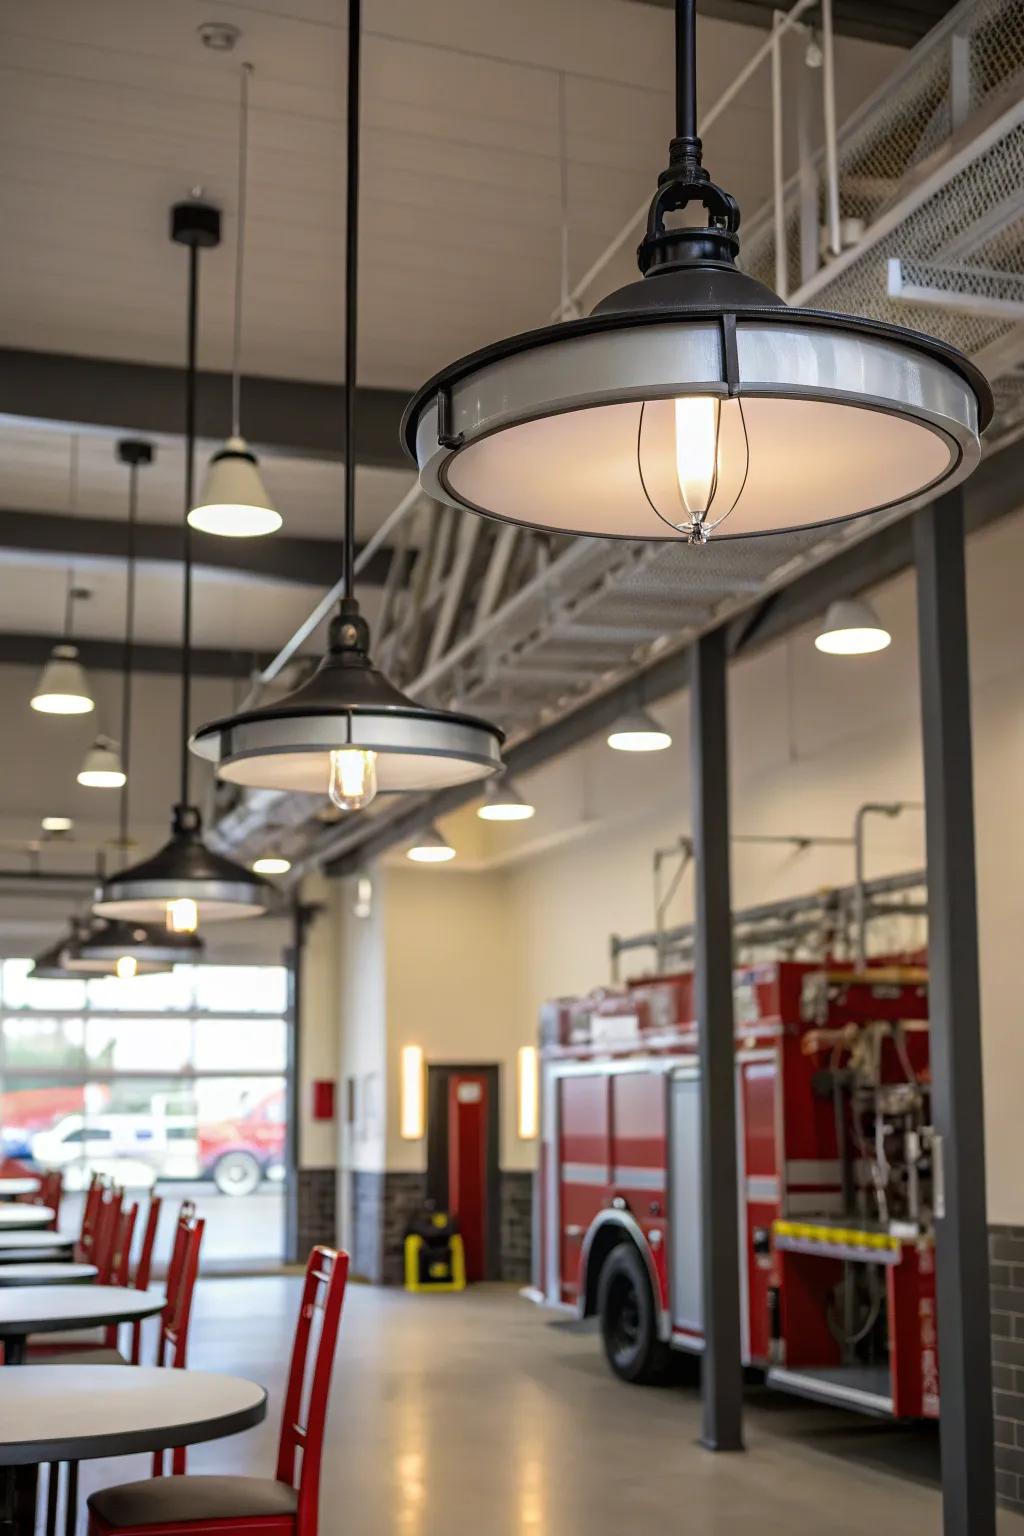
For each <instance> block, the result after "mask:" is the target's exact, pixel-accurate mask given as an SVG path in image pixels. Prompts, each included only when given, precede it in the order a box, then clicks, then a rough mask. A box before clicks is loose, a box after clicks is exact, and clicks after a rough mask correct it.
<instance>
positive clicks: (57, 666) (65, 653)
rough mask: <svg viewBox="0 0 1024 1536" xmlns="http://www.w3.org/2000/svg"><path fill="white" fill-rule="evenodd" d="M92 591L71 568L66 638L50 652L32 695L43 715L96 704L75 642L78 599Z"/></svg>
mask: <svg viewBox="0 0 1024 1536" xmlns="http://www.w3.org/2000/svg"><path fill="white" fill-rule="evenodd" d="M88 595H89V594H88V592H86V591H84V590H83V589H82V588H80V587H76V586H75V573H74V572H73V571H72V572H70V573H69V575H68V590H67V597H66V599H65V602H64V639H63V640H62V641H61V642H60V644H59V645H55V646H54V648H53V650H52V651H51V652H50V659H49V661H48V662H47V663H46V665H45V667H44V668H43V670H42V672H41V674H40V677H39V682H38V684H37V685H36V689H35V692H34V693H33V695H32V699H31V704H32V708H33V709H35V710H38V712H39V713H40V714H41V715H88V714H90V713H91V712H92V711H93V710H94V709H95V708H96V701H95V700H94V699H93V696H92V689H91V688H90V687H89V680H88V678H87V677H86V675H85V668H84V667H83V666H82V663H81V662H80V661H79V659H78V647H77V646H76V645H72V644H71V632H72V629H73V627H74V617H75V603H76V602H77V600H78V599H79V598H82V597H88Z"/></svg>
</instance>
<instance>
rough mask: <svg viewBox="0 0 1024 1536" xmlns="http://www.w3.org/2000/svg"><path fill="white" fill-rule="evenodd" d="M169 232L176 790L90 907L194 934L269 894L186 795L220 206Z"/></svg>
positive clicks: (199, 210)
mask: <svg viewBox="0 0 1024 1536" xmlns="http://www.w3.org/2000/svg"><path fill="white" fill-rule="evenodd" d="M171 239H172V240H174V241H175V242H177V243H178V244H179V245H184V246H187V248H188V253H189V277H188V367H187V369H186V385H185V519H184V560H183V565H184V582H183V587H184V601H183V608H182V642H181V797H180V800H179V802H178V804H177V805H176V806H175V807H174V812H173V820H172V827H171V838H170V841H169V842H167V843H165V844H164V846H163V847H162V848H161V849H160V851H159V852H158V853H156V854H154V855H153V857H152V858H150V859H144V860H143V861H142V863H141V864H134V865H132V866H131V868H129V869H126V870H122V871H121V872H120V873H119V874H117V875H113V876H111V877H110V878H109V879H107V880H106V881H104V883H103V885H102V887H101V889H100V891H99V893H98V899H97V901H96V902H95V904H94V907H93V910H94V911H95V912H96V913H97V914H98V915H99V916H101V917H115V918H123V919H126V920H127V921H129V922H142V923H160V922H164V923H166V926H167V928H168V929H169V930H170V931H171V932H172V933H194V932H195V930H196V928H197V927H198V926H199V924H200V922H201V921H210V922H212V921H217V920H223V919H227V918H239V917H258V916H259V915H260V913H262V912H265V911H266V910H267V908H268V906H269V905H270V901H271V888H270V886H269V885H268V884H267V882H266V881H265V880H262V879H261V878H260V877H259V875H255V874H253V873H252V871H251V870H248V869H245V868H244V867H243V866H242V865H241V864H236V863H235V861H234V860H233V859H227V858H224V857H223V856H222V855H221V854H219V853H214V851H213V850H212V849H211V848H208V847H207V846H206V844H205V843H204V842H203V837H202V818H201V816H200V814H199V810H198V807H196V806H194V805H192V804H190V801H189V752H188V730H189V719H190V715H191V706H192V531H191V527H190V524H189V521H188V512H189V509H190V508H191V506H192V486H193V475H194V472H195V446H196V344H197V324H198V314H199V252H200V249H201V248H204V247H205V248H207V249H209V248H211V247H213V246H215V245H217V244H218V242H219V240H220V213H219V212H218V210H217V209H216V208H212V207H210V206H209V205H207V204H205V203H178V204H177V205H176V206H175V207H174V209H173V210H172V213H171Z"/></svg>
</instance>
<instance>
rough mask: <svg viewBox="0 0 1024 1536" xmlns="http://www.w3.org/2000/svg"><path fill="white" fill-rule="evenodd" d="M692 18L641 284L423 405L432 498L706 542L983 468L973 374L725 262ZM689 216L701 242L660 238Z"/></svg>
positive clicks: (523, 344)
mask: <svg viewBox="0 0 1024 1536" xmlns="http://www.w3.org/2000/svg"><path fill="white" fill-rule="evenodd" d="M695 10H696V4H695V0H677V4H676V137H675V138H674V139H673V141H672V145H671V149H670V155H669V166H668V169H667V170H665V171H664V172H663V173H662V175H661V176H660V177H659V180H658V189H657V191H656V193H655V196H654V199H653V201H652V203H651V206H650V212H649V215H648V220H647V229H646V233H645V235H644V238H643V240H642V242H641V244H640V247H639V253H638V261H639V266H640V271H641V273H642V274H643V276H642V278H641V279H640V280H639V281H634V282H632V283H630V284H628V285H627V286H626V287H624V288H621V289H619V290H618V292H616V293H613V294H611V295H610V296H609V297H608V298H606V299H604V300H603V301H602V302H601V303H600V304H598V306H597V308H596V309H595V310H594V312H593V313H592V314H591V315H590V316H589V317H587V318H584V319H579V320H568V321H566V322H564V323H561V324H557V325H551V326H545V327H543V328H542V329H540V330H536V331H528V332H526V333H525V334H523V335H520V336H514V337H512V338H510V339H509V340H507V341H502V342H498V343H496V344H495V345H493V346H490V347H486V348H484V349H483V350H482V351H479V352H474V353H472V354H470V355H469V356H468V357H464V358H461V359H460V360H459V361H458V362H455V363H452V364H451V365H450V366H449V367H447V368H445V369H443V370H442V371H441V372H440V373H438V374H435V375H434V377H433V378H432V379H430V380H429V381H428V382H427V383H426V384H424V385H423V387H422V388H421V389H420V390H418V391H417V393H416V394H415V395H414V396H413V399H412V401H411V402H410V404H409V407H408V409H407V411H406V414H405V418H404V421H403V427H402V432H403V438H404V441H405V445H406V447H407V449H408V451H409V453H410V455H411V456H412V457H413V458H414V459H415V460H416V462H417V463H418V465H419V469H420V483H421V484H422V486H423V488H424V490H425V491H426V492H427V494H428V495H430V496H433V497H435V498H436V499H438V500H440V501H443V502H446V503H448V505H450V506H454V507H461V508H466V509H468V510H471V511H474V512H481V513H484V514H486V515H487V516H490V517H495V518H498V519H501V520H504V521H508V522H513V523H522V524H525V525H527V526H530V527H535V528H543V529H546V530H548V531H551V532H555V533H576V534H589V535H598V536H601V537H607V538H628V539H679V540H682V541H684V542H688V543H693V544H700V543H703V542H704V541H705V540H706V539H707V538H708V537H709V536H711V535H714V536H715V537H718V538H730V537H737V536H743V535H749V534H763V533H777V532H786V531H790V530H792V529H795V528H801V527H808V526H813V525H815V524H819V523H826V522H833V521H836V520H839V519H843V518H849V517H855V516H859V515H862V514H864V513H868V512H872V511H879V510H882V509H884V508H896V507H902V506H905V505H908V504H910V503H912V502H914V501H915V500H916V499H917V498H918V497H920V496H922V495H924V494H926V493H927V494H934V493H935V492H937V491H938V490H939V489H940V488H944V489H945V488H948V487H950V486H952V485H954V484H956V483H957V482H958V481H960V480H962V479H964V478H965V477H966V476H967V475H968V474H969V473H970V472H971V470H972V469H973V468H974V466H975V465H976V463H977V461H978V457H979V454H980V443H979V432H980V430H981V429H982V428H984V427H985V426H986V425H987V423H988V421H989V419H990V418H991V415H992V394H991V390H990V389H989V386H988V384H987V382H986V380H985V379H984V377H983V376H982V374H981V373H980V372H979V371H978V369H977V368H976V367H975V366H974V364H973V363H972V362H970V360H969V359H968V358H966V357H964V356H963V355H962V354H961V353H960V352H958V351H956V350H955V349H954V348H952V347H950V346H948V345H947V344H946V343H945V342H941V341H938V340H935V339H934V338H932V337H929V336H923V335H920V334H918V333H917V332H914V331H909V330H906V329H904V328H903V327H900V326H894V325H887V324H883V323H881V322H879V321H875V320H866V319H858V318H856V317H854V316H850V315H840V314H829V313H825V312H820V311H815V310H808V309H798V308H790V307H789V306H788V305H787V304H786V303H785V302H784V301H783V300H782V299H781V298H780V297H779V296H778V295H777V294H775V293H773V292H772V291H771V289H769V288H767V287H766V286H765V285H764V284H763V283H760V282H757V281H756V280H755V279H754V278H752V277H750V276H748V275H747V274H745V273H743V272H741V271H740V270H739V269H738V268H737V267H736V265H735V260H736V255H737V252H738V250H739V239H738V235H737V229H738V227H739V221H740V214H739V207H738V205H737V203H736V201H735V199H734V198H733V197H732V196H731V195H730V194H729V193H728V192H725V191H723V190H722V189H721V188H720V187H718V186H716V185H715V184H714V183H713V182H712V181H711V180H710V177H709V175H708V172H707V171H706V170H705V169H704V167H703V165H702V163H701V158H702V146H701V141H700V139H699V137H698V136H697V110H696V33H695ZM693 205H697V206H699V207H702V208H703V209H704V210H705V214H706V218H705V220H704V223H703V224H702V225H701V226H694V225H686V226H683V227H680V226H678V224H675V223H673V222H672V221H673V220H674V219H675V218H676V216H677V215H679V214H680V213H681V211H682V210H684V209H688V208H691V207H692V206H693ZM524 509H529V510H528V511H525V510H524Z"/></svg>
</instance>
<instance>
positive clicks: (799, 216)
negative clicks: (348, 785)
mask: <svg viewBox="0 0 1024 1536" xmlns="http://www.w3.org/2000/svg"><path fill="white" fill-rule="evenodd" d="M799 9H803V7H799ZM776 67H778V65H777V64H776ZM828 160H829V157H828V154H827V152H826V149H825V147H824V146H823V147H821V148H816V149H815V150H813V152H812V151H809V150H804V151H803V152H802V154H801V159H800V164H799V165H798V168H797V170H796V172H795V173H794V174H793V175H792V176H791V177H789V179H788V180H786V181H782V180H781V178H779V179H778V182H777V184H778V185H780V186H781V200H780V201H778V202H777V201H776V199H775V198H773V199H772V200H771V201H770V202H769V203H768V204H767V205H766V206H765V207H764V208H763V209H762V210H761V211H760V212H759V213H758V214H757V215H756V216H755V217H754V218H753V219H752V220H751V221H750V222H749V225H748V227H747V229H746V230H745V232H744V239H743V246H742V256H741V264H742V265H743V266H744V267H745V268H746V270H748V271H750V272H751V273H753V274H754V275H755V276H757V277H759V278H761V279H762V280H763V281H765V282H767V283H768V284H769V285H771V286H775V287H776V288H779V287H780V286H781V288H782V290H783V296H784V297H786V298H787V299H788V300H789V302H791V303H794V304H800V305H806V306H809V307H812V308H818V309H824V310H832V311H838V312H848V313H857V314H861V315H866V316H870V317H873V318H878V319H880V320H888V321H893V322H895V323H898V324H902V325H906V326H910V327H912V328H915V329H918V330H922V331H927V332H930V333H931V334H934V335H938V336H940V337H943V338H944V339H947V340H949V341H950V342H952V343H954V344H955V345H956V346H959V347H960V348H961V349H962V350H963V351H965V352H966V353H968V354H969V355H970V356H972V357H973V358H974V360H975V361H976V362H977V363H978V364H979V365H980V366H981V367H982V369H983V370H984V371H985V373H986V374H987V375H988V377H989V378H990V380H991V382H992V384H993V387H994V390H995V394H996V402H997V412H996V419H995V421H994V423H993V425H992V427H991V428H990V430H989V432H988V434H987V436H986V446H987V450H988V451H992V450H993V449H995V448H998V447H1002V446H1005V445H1006V444H1007V443H1009V442H1010V441H1012V440H1013V439H1014V438H1016V437H1018V436H1020V435H1021V434H1022V433H1024V5H1022V4H1021V0H962V3H961V4H960V5H959V6H957V7H956V8H955V9H954V10H952V11H951V12H949V14H948V15H947V16H946V17H945V19H944V20H943V21H942V22H941V23H940V24H939V25H938V26H937V27H935V28H934V29H933V31H932V32H930V33H929V34H928V35H927V37H925V38H924V39H923V40H922V42H921V43H920V44H919V45H918V46H917V47H916V48H914V49H913V50H912V51H911V52H909V53H908V55H907V56H906V58H905V60H904V61H903V63H902V65H901V66H900V67H899V69H898V70H897V71H896V73H895V75H894V76H893V77H891V78H890V79H889V80H888V81H887V82H886V84H885V86H884V88H883V89H882V90H881V91H879V92H878V93H877V95H876V96H875V97H873V98H872V99H871V100H869V101H868V102H866V103H865V104H864V105H863V106H862V107H861V108H860V109H859V110H858V111H857V112H856V113H855V114H854V116H853V117H852V118H851V119H850V120H849V121H848V122H847V123H846V124H845V125H844V126H843V127H842V128H841V129H840V130H839V132H838V134H837V136H836V141H835V164H836V167H837V171H838V176H837V185H838V213H839V228H840V230H841V232H842V236H843V240H842V241H841V244H842V248H841V249H839V250H831V249H828V240H827V238H826V233H825V232H826V230H827V229H828V226H829V223H830V220H829V202H830V184H829V179H828ZM834 195H835V194H834V187H833V189H832V197H833V198H834ZM833 207H834V203H833ZM780 234H781V239H782V242H783V245H782V249H781V250H778V251H777V240H778V237H779V236H780ZM846 242H848V243H846ZM887 516H888V515H887V514H878V515H876V516H875V517H870V518H861V519H859V520H857V521H855V522H854V523H852V524H845V525H840V526H835V525H833V526H831V527H829V528H827V529H812V530H809V531H805V532H801V533H797V534H787V535H780V536H775V537H770V538H752V539H741V540H735V541H731V542H719V543H716V542H715V541H714V539H712V540H710V541H709V542H708V543H707V544H706V545H704V546H701V547H696V548H695V547H691V546H683V545H680V544H643V545H637V544H632V543H626V542H604V541H599V540H591V539H567V538H552V537H550V536H547V535H538V534H537V533H535V532H533V531H531V530H526V529H522V528H517V527H514V526H512V525H503V524H500V523H493V522H489V521H487V520H486V519H483V518H476V517H472V516H468V515H465V514H460V513H458V512H456V511H454V510H452V509H450V508H445V507H440V506H438V505H436V504H435V503H433V502H431V501H429V500H428V499H427V498H425V497H423V496H412V495H411V496H409V497H407V498H406V509H405V512H404V514H403V516H402V518H401V520H400V522H399V524H398V526H397V528H393V529H392V537H393V539H394V541H395V547H396V558H395V559H394V560H393V562H392V566H391V571H390V573H389V577H388V580H387V584H386V586H385V588H384V592H383V597H382V608H381V613H380V616H379V618H378V620H377V622H376V624H375V634H376V640H375V653H376V655H377V657H378V658H379V660H380V662H381V663H382V664H383V665H384V666H385V667H386V669H387V671H388V672H389V674H390V675H391V676H392V677H393V678H394V680H395V681H396V682H397V683H399V684H400V685H401V686H402V687H403V688H405V689H406V691H408V692H409V693H411V694H413V695H414V696H415V697H418V698H421V699H423V700H424V701H427V702H431V703H438V704H442V705H444V706H446V707H454V708H460V709H467V710H470V711H472V712H474V713H479V714H483V715H486V716H487V717H488V718H490V719H493V720H495V721H496V722H497V723H498V724H499V725H501V726H502V727H503V729H504V730H505V731H506V733H507V734H508V737H509V739H510V741H512V742H518V741H522V740H524V739H526V738H528V737H529V736H530V735H531V734H533V733H534V732H536V731H537V730H538V729H540V728H541V727H543V726H544V725H546V724H548V723H550V722H551V721H553V720H557V719H558V718H559V717H560V716H561V715H563V714H565V713H567V712H569V711H570V710H571V709H573V708H574V707H576V706H577V705H578V704H580V703H582V702H583V701H585V700H586V699H587V698H588V697H591V696H593V695H594V694H597V693H600V692H602V691H604V690H605V689H606V688H607V687H609V686H610V685H611V684H612V683H614V682H616V681H618V680H620V679H622V678H623V677H624V676H627V675H628V674H629V673H630V672H631V671H634V670H636V669H638V668H640V667H642V666H644V665H645V664H647V663H648V662H650V661H651V660H652V659H653V658H655V657H657V656H659V655H662V654H667V653H668V652H670V651H673V650H678V649H681V648H682V647H684V646H685V645H686V644H688V643H689V641H690V640H691V639H692V638H693V637H694V636H695V635H697V634H698V633H699V632H700V631H701V630H702V629H704V628H706V627H709V626H711V625H712V624H717V623H720V622H721V621H722V620H723V619H724V618H726V617H728V616H729V615H730V614H731V613H733V612H738V611H739V610H741V609H742V608H744V607H747V606H749V604H750V603H751V601H752V600H754V599H755V598H757V597H759V596H767V595H769V594H770V593H771V592H772V591H774V590H778V589H779V588H780V587H782V586H784V585H785V584H786V583H787V582H788V581H790V580H791V579H792V577H793V576H794V575H796V574H798V573H799V572H801V571H803V570H806V569H807V568H808V567H810V566H813V565H814V564H816V563H819V562H820V561H822V560H823V559H825V558H827V557H828V556H829V555H831V554H832V553H834V552H835V551H836V550H837V548H841V547H842V546H843V545H844V544H846V543H852V542H855V541H857V540H859V539H861V538H863V537H864V536H865V535H866V534H867V533H869V532H871V531H873V530H874V529H876V528H877V527H878V526H879V523H880V522H881V521H885V520H886V519H887ZM414 552H415V555H414ZM325 790H326V786H325ZM406 803H407V802H406ZM425 808H426V807H425ZM392 815H394V807H393V806H392V807H389V806H388V805H387V804H386V803H384V804H382V803H381V802H378V803H376V804H375V805H374V806H372V807H370V808H369V809H368V810H367V811H366V812H365V813H363V814H362V815H361V816H360V817H359V818H358V820H357V821H349V822H346V823H345V825H344V827H340V828H339V827H332V826H330V825H327V826H325V824H324V823H325V819H326V813H325V810H324V805H323V803H320V802H315V801H313V802H311V799H310V797H306V796H296V795H284V794H276V793H272V792H268V791H261V792H248V793H245V794H242V795H241V796H239V795H238V793H237V792H229V791H228V790H227V788H226V787H225V786H221V787H220V788H219V790H218V804H217V816H216V827H215V831H214V836H215V838H216V840H217V841H218V842H219V843H220V845H221V846H222V847H223V848H225V849H230V850H231V851H233V852H234V853H235V855H236V856H238V855H239V854H242V855H247V854H250V853H255V852H256V851H257V849H258V848H259V847H261V846H262V845H264V844H265V843H266V840H267V828H268V825H269V826H270V827H272V828H275V829H277V830H276V833H275V836H276V839H277V841H278V842H279V844H280V845H281V847H282V848H287V850H288V851H289V854H290V856H291V857H292V860H293V864H294V865H295V868H296V872H299V871H301V869H302V868H303V867H309V866H310V864H311V863H319V862H322V861H324V860H326V859H328V858H331V857H334V856H336V855H338V854H339V853H341V852H350V851H351V850H352V848H353V847H357V846H358V844H359V841H360V839H361V838H362V837H363V836H365V835H366V832H367V831H368V830H371V829H372V830H374V831H376V830H378V829H379V827H380V825H381V822H382V819H383V820H384V821H386V819H387V818H388V817H389V816H392Z"/></svg>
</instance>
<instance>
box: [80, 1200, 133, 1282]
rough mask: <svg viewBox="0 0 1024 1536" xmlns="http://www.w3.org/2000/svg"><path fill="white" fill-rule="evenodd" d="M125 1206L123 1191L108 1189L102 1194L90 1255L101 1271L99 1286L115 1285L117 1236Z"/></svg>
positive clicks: (91, 1261)
mask: <svg viewBox="0 0 1024 1536" xmlns="http://www.w3.org/2000/svg"><path fill="white" fill-rule="evenodd" d="M123 1205H124V1190H123V1189H108V1190H104V1191H103V1192H102V1193H101V1197H100V1205H99V1210H98V1212H97V1214H96V1225H95V1227H94V1228H93V1231H92V1243H91V1251H90V1253H89V1261H90V1263H92V1264H95V1265H96V1268H97V1269H98V1270H99V1274H98V1275H97V1276H96V1284H97V1285H113V1284H114V1279H113V1275H114V1260H115V1258H116V1256H117V1235H118V1231H119V1228H120V1225H121V1212H122V1209H123Z"/></svg>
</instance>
